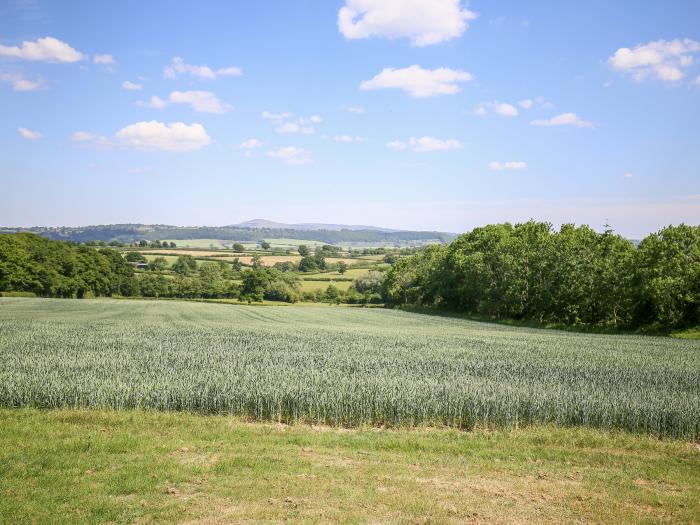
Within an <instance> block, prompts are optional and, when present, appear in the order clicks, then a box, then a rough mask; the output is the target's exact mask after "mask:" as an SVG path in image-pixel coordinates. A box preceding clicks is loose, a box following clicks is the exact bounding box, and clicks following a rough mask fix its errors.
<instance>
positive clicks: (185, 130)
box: [116, 120, 211, 151]
mask: <svg viewBox="0 0 700 525" xmlns="http://www.w3.org/2000/svg"><path fill="white" fill-rule="evenodd" d="M116 137H117V139H118V140H119V142H120V143H121V144H123V145H124V146H127V147H131V148H135V149H138V150H141V151H194V150H198V149H200V148H203V147H204V146H207V145H208V144H210V143H211V139H210V138H209V135H207V132H206V130H205V129H204V126H202V125H201V124H197V123H194V124H190V125H187V124H184V123H183V122H172V123H170V124H165V123H163V122H158V121H156V120H151V121H149V122H146V121H143V122H136V123H135V124H131V125H129V126H126V127H124V128H122V129H120V130H119V131H117V133H116Z"/></svg>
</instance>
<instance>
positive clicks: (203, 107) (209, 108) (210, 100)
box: [168, 91, 231, 114]
mask: <svg viewBox="0 0 700 525" xmlns="http://www.w3.org/2000/svg"><path fill="white" fill-rule="evenodd" d="M168 100H170V102H172V103H173V104H189V105H190V106H191V107H192V109H194V110H195V111H199V112H201V113H216V114H222V113H226V112H228V111H230V110H231V106H230V105H229V104H226V103H224V102H221V101H220V100H219V99H218V98H217V97H216V95H215V94H214V93H211V92H209V91H173V92H172V93H170V96H169V97H168Z"/></svg>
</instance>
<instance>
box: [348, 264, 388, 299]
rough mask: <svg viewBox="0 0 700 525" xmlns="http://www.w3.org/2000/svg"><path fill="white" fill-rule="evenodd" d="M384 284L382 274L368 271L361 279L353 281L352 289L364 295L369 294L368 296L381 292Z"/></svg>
mask: <svg viewBox="0 0 700 525" xmlns="http://www.w3.org/2000/svg"><path fill="white" fill-rule="evenodd" d="M383 282H384V274H383V273H382V272H378V271H376V270H370V271H369V272H367V273H366V274H364V275H363V276H361V277H358V278H357V279H355V280H354V281H353V283H352V285H353V288H355V290H357V291H358V292H360V293H361V294H364V293H366V292H369V293H370V294H373V293H379V292H381V290H382V284H383Z"/></svg>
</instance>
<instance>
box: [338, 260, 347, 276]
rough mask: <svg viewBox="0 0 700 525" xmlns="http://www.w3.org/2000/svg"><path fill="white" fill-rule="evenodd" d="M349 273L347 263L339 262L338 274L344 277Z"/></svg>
mask: <svg viewBox="0 0 700 525" xmlns="http://www.w3.org/2000/svg"><path fill="white" fill-rule="evenodd" d="M347 271H348V265H347V264H346V263H345V261H338V273H339V274H340V275H343V274H344V273H345V272H347Z"/></svg>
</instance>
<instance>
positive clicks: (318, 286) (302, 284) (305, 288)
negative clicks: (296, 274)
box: [299, 279, 352, 292]
mask: <svg viewBox="0 0 700 525" xmlns="http://www.w3.org/2000/svg"><path fill="white" fill-rule="evenodd" d="M331 284H332V285H333V286H335V287H336V288H338V290H349V289H350V287H351V286H352V281H333V280H331V279H328V280H318V281H313V280H311V281H306V280H301V281H299V290H300V291H302V292H315V291H317V290H321V291H322V292H325V291H326V290H327V289H328V287H329V286H330V285H331Z"/></svg>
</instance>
